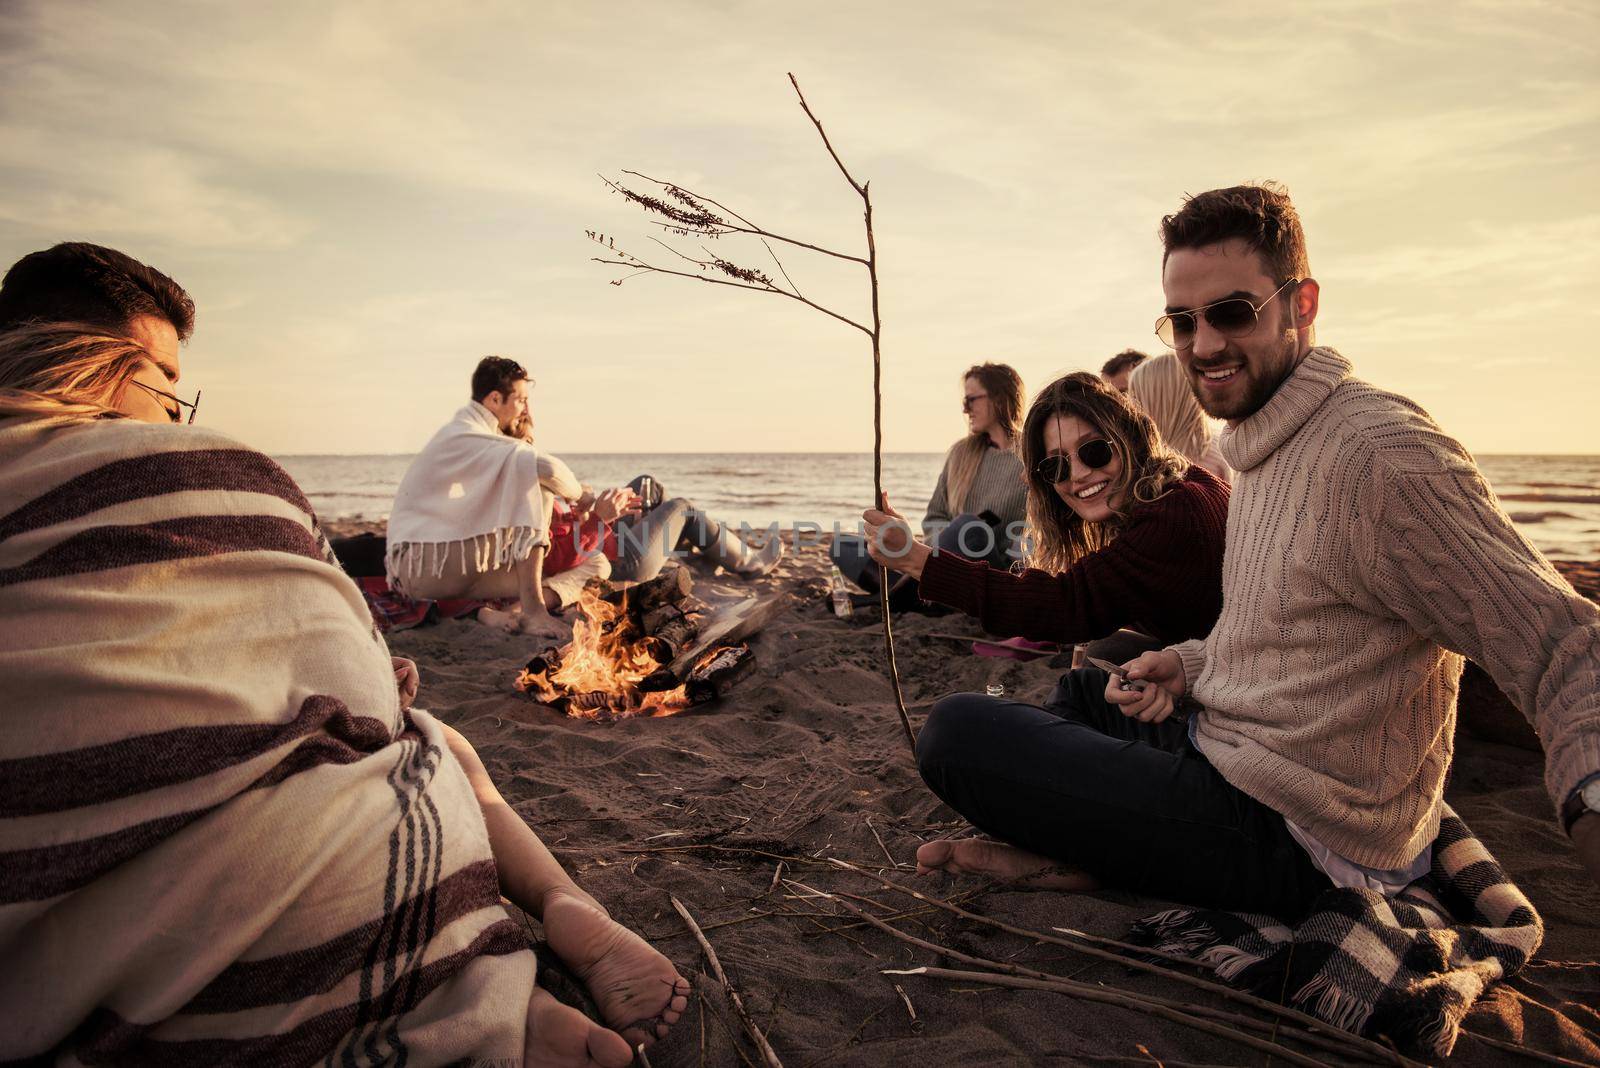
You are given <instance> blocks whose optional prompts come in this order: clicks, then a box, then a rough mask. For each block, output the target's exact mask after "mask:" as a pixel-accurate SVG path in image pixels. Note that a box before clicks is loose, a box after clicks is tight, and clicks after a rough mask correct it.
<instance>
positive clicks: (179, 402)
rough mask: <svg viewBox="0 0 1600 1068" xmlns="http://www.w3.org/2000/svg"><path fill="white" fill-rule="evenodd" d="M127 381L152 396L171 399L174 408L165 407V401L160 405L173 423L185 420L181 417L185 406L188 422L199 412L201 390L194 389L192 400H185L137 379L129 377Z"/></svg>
mask: <svg viewBox="0 0 1600 1068" xmlns="http://www.w3.org/2000/svg"><path fill="white" fill-rule="evenodd" d="M129 381H131V382H132V383H133V384H134V385H136V386H138V387H139V388H140V389H142V390H144V391H145V392H146V393H149V394H151V395H152V396H154V397H156V398H157V399H158V400H161V401H163V402H165V401H171V402H172V403H173V404H174V405H176V407H174V408H167V405H166V404H165V403H163V404H162V405H161V407H163V408H166V410H167V418H169V419H171V420H172V421H173V422H174V423H182V422H185V420H184V418H183V410H184V409H185V408H187V409H189V418H188V420H187V422H190V423H193V422H194V417H195V416H196V415H198V414H199V412H200V392H201V391H200V390H198V389H197V390H195V391H194V400H192V401H186V400H184V399H183V398H182V397H177V396H174V395H173V394H171V393H168V392H167V391H166V390H164V389H157V388H156V387H154V386H147V385H145V384H144V383H143V382H140V381H139V380H138V379H130V380H129Z"/></svg>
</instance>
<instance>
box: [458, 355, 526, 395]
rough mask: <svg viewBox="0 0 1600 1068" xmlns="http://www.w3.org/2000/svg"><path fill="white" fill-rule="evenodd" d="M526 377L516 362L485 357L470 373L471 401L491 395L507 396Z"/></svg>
mask: <svg viewBox="0 0 1600 1068" xmlns="http://www.w3.org/2000/svg"><path fill="white" fill-rule="evenodd" d="M527 377H528V372H527V371H526V370H525V369H524V368H523V366H522V365H521V364H520V363H518V362H517V361H516V360H508V359H506V358H505V357H504V356H485V357H484V358H483V359H481V360H479V361H478V368H477V370H475V371H473V372H472V399H473V400H475V401H481V400H483V398H485V397H487V396H488V395H489V394H491V393H500V394H502V395H505V396H509V395H510V393H511V387H512V386H513V385H515V384H516V383H518V382H521V381H522V380H523V379H525V378H527Z"/></svg>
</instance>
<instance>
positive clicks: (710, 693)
mask: <svg viewBox="0 0 1600 1068" xmlns="http://www.w3.org/2000/svg"><path fill="white" fill-rule="evenodd" d="M755 669H756V655H755V654H754V653H752V652H751V651H750V647H749V646H748V645H746V644H744V643H743V642H740V643H739V644H738V645H724V646H719V647H717V648H715V649H712V650H711V651H710V652H708V653H706V654H705V655H704V656H702V657H701V658H700V659H699V660H698V661H696V662H695V665H694V667H693V668H691V669H690V671H689V677H688V678H687V679H685V680H684V684H683V686H684V691H685V692H686V693H687V694H688V695H689V700H690V701H692V702H693V703H695V704H697V705H698V704H702V703H703V702H706V701H714V700H716V699H717V698H719V697H726V696H727V695H728V691H729V690H731V689H733V688H734V687H735V686H737V685H738V684H739V683H740V682H741V681H742V680H743V679H744V678H745V676H747V675H749V674H750V673H751V672H752V671H754V670H755Z"/></svg>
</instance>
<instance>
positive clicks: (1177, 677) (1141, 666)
mask: <svg viewBox="0 0 1600 1068" xmlns="http://www.w3.org/2000/svg"><path fill="white" fill-rule="evenodd" d="M1122 667H1123V670H1122V672H1121V673H1120V674H1115V675H1112V676H1111V678H1110V680H1109V681H1108V682H1107V683H1106V700H1107V701H1109V702H1110V703H1111V704H1114V705H1116V706H1117V708H1118V710H1119V711H1121V712H1122V714H1123V715H1124V716H1127V717H1128V718H1130V719H1136V720H1138V721H1139V722H1140V723H1160V722H1161V721H1162V720H1164V719H1166V718H1167V717H1168V716H1170V715H1172V710H1173V709H1174V708H1176V707H1177V706H1178V698H1180V697H1182V696H1183V691H1184V682H1183V661H1182V660H1180V659H1179V658H1178V654H1177V653H1175V652H1173V651H1172V650H1170V649H1157V650H1155V651H1154V652H1149V653H1141V654H1140V655H1139V656H1137V657H1135V658H1134V659H1133V660H1130V661H1128V662H1127V663H1126V664H1124V665H1122ZM1124 678H1126V679H1127V680H1128V681H1129V682H1140V681H1143V682H1147V683H1149V685H1148V686H1145V687H1144V688H1143V689H1138V690H1124V689H1123V688H1122V682H1123V679H1124Z"/></svg>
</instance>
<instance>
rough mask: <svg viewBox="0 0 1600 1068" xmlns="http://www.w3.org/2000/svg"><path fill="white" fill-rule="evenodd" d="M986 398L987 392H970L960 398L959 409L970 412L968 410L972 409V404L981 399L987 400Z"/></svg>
mask: <svg viewBox="0 0 1600 1068" xmlns="http://www.w3.org/2000/svg"><path fill="white" fill-rule="evenodd" d="M988 399H989V394H987V393H972V394H969V395H967V396H965V397H962V398H961V410H962V411H964V412H970V411H972V406H973V405H974V404H977V403H978V402H979V401H981V400H988Z"/></svg>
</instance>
